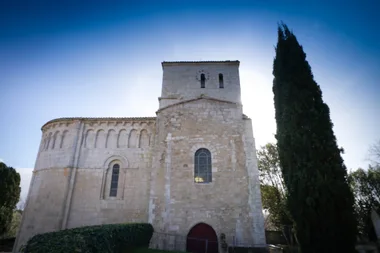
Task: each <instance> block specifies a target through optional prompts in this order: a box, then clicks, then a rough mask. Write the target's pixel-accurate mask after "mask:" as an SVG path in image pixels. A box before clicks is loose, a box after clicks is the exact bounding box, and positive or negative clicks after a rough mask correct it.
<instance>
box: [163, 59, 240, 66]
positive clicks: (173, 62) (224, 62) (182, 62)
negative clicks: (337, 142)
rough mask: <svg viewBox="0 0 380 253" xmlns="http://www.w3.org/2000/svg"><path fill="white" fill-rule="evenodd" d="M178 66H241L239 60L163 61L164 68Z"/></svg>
mask: <svg viewBox="0 0 380 253" xmlns="http://www.w3.org/2000/svg"><path fill="white" fill-rule="evenodd" d="M177 64H237V65H238V66H239V65H240V61H238V60H233V61H230V60H226V61H163V62H161V65H162V66H169V65H177Z"/></svg>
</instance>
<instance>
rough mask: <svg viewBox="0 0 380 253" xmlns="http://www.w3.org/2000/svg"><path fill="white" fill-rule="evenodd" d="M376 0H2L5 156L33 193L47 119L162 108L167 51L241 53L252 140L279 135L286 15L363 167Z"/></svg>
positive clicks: (222, 56)
mask: <svg viewBox="0 0 380 253" xmlns="http://www.w3.org/2000/svg"><path fill="white" fill-rule="evenodd" d="M16 2H17V3H16ZM109 2H112V4H109ZM306 2H307V3H306ZM378 10H380V2H379V1H378V0H362V1H351V2H350V1H343V0H338V1H334V0H329V1H325V0H317V1H314V0H308V1H295V0H294V1H290V0H289V1H285V0H279V1H275V0H262V1H260V0H255V1H253V0H251V1H238V0H233V1H197V0H188V1H187V0H177V1H165V0H157V1H143V0H139V1H106V0H104V1H95V0H92V1H80V0H76V1H71V0H68V1H39V0H36V1H8V0H3V1H1V3H0V96H1V97H0V116H1V124H0V141H1V142H0V143H1V144H0V159H1V160H3V161H4V162H5V163H6V164H7V165H9V166H12V167H15V168H16V169H17V170H18V171H19V172H20V173H21V177H22V197H25V196H26V193H27V188H28V186H29V181H30V177H31V170H32V169H33V167H34V163H35V160H36V155H37V150H38V147H39V143H40V138H41V130H40V129H41V126H42V125H43V124H44V123H46V122H47V121H49V120H51V119H53V118H59V117H79V116H81V117H129V116H155V111H156V110H157V108H158V100H157V98H158V97H159V96H160V90H161V89H160V88H161V80H162V76H161V75H162V69H161V62H162V61H176V60H240V62H241V64H240V74H241V87H242V100H243V110H244V113H245V114H247V115H248V116H249V117H251V118H252V121H253V129H254V135H255V138H256V146H257V147H260V146H262V145H264V144H265V143H267V142H269V141H274V137H273V134H274V133H275V131H276V124H275V119H274V105H273V93H272V81H273V76H272V63H273V58H274V55H275V52H274V46H275V44H276V40H277V22H279V21H281V20H282V21H284V22H285V23H286V24H287V25H288V26H289V27H290V28H291V29H292V30H293V31H294V33H295V34H296V36H297V38H298V40H299V42H300V43H301V44H302V45H303V47H304V50H305V52H306V54H307V59H308V61H309V63H310V65H311V67H312V70H313V73H314V76H315V79H316V81H317V82H318V84H319V85H320V86H321V88H322V91H323V96H324V101H325V102H326V103H327V104H328V105H329V107H330V110H331V118H332V121H333V123H334V131H335V134H336V136H337V140H338V145H339V146H342V147H343V148H344V149H345V151H346V153H345V155H344V156H343V158H344V159H345V164H346V166H347V167H348V168H349V169H350V168H352V169H356V168H358V167H367V163H368V162H367V161H366V160H365V158H366V154H367V150H368V147H369V145H371V144H372V143H374V142H375V140H376V139H379V138H380V131H379V125H380V117H379V114H380V100H379V94H380V83H379V80H380V60H379V58H380V42H379V41H380V33H379V32H378V31H379V25H380V21H379V19H378V17H377V16H376V15H377V14H378Z"/></svg>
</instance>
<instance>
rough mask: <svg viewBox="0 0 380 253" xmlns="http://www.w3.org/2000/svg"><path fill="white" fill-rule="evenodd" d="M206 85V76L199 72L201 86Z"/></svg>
mask: <svg viewBox="0 0 380 253" xmlns="http://www.w3.org/2000/svg"><path fill="white" fill-rule="evenodd" d="M205 86H206V77H205V74H201V88H205Z"/></svg>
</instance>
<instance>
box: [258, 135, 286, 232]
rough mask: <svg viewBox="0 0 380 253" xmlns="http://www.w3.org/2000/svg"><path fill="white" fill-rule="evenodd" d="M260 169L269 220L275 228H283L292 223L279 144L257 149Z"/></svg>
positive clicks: (262, 192)
mask: <svg viewBox="0 0 380 253" xmlns="http://www.w3.org/2000/svg"><path fill="white" fill-rule="evenodd" d="M257 158H258V167H259V171H260V183H261V187H260V188H261V196H262V201H263V208H264V209H266V210H268V212H269V216H268V221H269V223H270V224H271V225H272V226H273V227H274V229H275V230H283V227H284V226H285V225H289V224H291V223H292V222H291V219H290V217H289V213H288V211H287V208H286V205H285V203H286V189H285V184H284V180H283V178H282V173H281V169H280V161H279V158H278V152H277V146H276V144H274V143H268V144H266V145H265V146H263V147H261V149H260V150H258V151H257Z"/></svg>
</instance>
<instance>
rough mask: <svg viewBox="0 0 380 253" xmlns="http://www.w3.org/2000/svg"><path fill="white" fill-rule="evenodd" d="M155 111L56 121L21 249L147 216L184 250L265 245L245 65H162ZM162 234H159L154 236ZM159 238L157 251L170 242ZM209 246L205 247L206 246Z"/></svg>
mask: <svg viewBox="0 0 380 253" xmlns="http://www.w3.org/2000/svg"><path fill="white" fill-rule="evenodd" d="M161 65H162V70H163V78H162V89H161V96H160V97H159V98H158V100H159V108H158V110H157V111H156V117H141V118H140V117H139V118H128V117H125V118H58V119H53V120H51V121H49V122H47V123H46V124H45V125H43V126H42V129H41V130H42V136H41V143H40V147H39V151H38V155H37V159H36V164H35V168H34V171H33V177H32V180H31V183H30V189H29V193H28V197H27V202H26V206H25V210H24V214H23V217H22V221H21V226H20V230H19V232H18V236H17V238H16V242H15V248H14V252H17V250H18V249H19V248H20V246H21V245H24V244H25V243H26V242H27V240H28V239H29V238H31V237H32V236H33V235H36V234H39V233H45V232H50V231H57V230H62V229H69V228H74V227H80V226H88V225H98V224H110V223H128V222H149V223H151V224H152V225H153V227H154V229H155V234H157V235H159V234H162V235H178V236H182V237H183V238H187V239H186V240H185V241H184V242H183V245H181V246H180V247H182V248H181V250H183V251H185V250H187V251H191V252H196V251H197V250H196V249H195V248H196V247H197V245H196V243H195V242H194V241H192V240H195V241H197V240H198V241H199V240H204V239H205V238H206V240H207V242H208V250H206V251H207V252H210V253H213V252H215V253H216V252H220V251H221V246H220V245H221V240H220V236H221V235H222V234H224V235H225V237H226V242H227V243H228V244H230V245H231V244H234V245H249V246H251V247H252V246H255V245H256V246H258V245H261V246H262V245H265V244H266V239H265V231H264V218H263V213H262V202H261V193H260V182H259V171H258V167H257V158H256V148H255V139H254V137H253V131H252V121H251V119H250V118H248V117H247V116H246V115H244V114H243V106H242V102H241V89H240V79H239V65H240V62H239V61H176V62H162V64H161ZM155 238H156V239H155ZM162 241H163V240H161V239H160V238H159V237H155V236H154V237H153V238H152V242H151V244H152V245H153V247H163V246H162V245H161V246H160V244H162V243H163V242H162ZM203 252H205V251H203Z"/></svg>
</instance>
